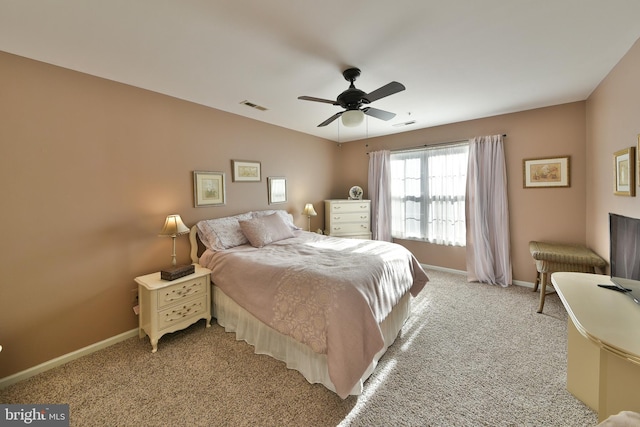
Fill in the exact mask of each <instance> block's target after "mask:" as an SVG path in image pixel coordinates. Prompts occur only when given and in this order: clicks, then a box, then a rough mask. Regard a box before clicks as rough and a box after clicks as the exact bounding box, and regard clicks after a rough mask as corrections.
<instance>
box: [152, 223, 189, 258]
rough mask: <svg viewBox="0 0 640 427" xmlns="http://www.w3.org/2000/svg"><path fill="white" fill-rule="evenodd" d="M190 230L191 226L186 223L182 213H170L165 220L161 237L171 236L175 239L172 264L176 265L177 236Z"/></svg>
mask: <svg viewBox="0 0 640 427" xmlns="http://www.w3.org/2000/svg"><path fill="white" fill-rule="evenodd" d="M188 232H189V227H187V226H186V225H184V222H182V218H180V215H169V216H167V219H166V220H165V221H164V227H162V230H161V231H160V234H159V235H160V236H161V237H171V239H172V240H173V250H172V252H171V265H174V266H175V265H176V237H178V236H180V235H181V234H186V233H188Z"/></svg>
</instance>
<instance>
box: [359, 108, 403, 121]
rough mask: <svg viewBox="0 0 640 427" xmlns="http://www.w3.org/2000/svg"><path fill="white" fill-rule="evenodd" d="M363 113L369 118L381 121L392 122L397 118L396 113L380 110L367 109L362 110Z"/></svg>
mask: <svg viewBox="0 0 640 427" xmlns="http://www.w3.org/2000/svg"><path fill="white" fill-rule="evenodd" d="M362 112H363V113H365V114H366V115H367V116H371V117H375V118H376V119H380V120H385V121H386V120H391V119H393V118H394V117H395V116H396V113H390V112H389V111H384V110H379V109H377V108H373V107H366V108H363V109H362Z"/></svg>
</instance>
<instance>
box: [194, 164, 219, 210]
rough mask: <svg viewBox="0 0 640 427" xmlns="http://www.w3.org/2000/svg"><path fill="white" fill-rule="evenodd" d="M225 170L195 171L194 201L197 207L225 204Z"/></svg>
mask: <svg viewBox="0 0 640 427" xmlns="http://www.w3.org/2000/svg"><path fill="white" fill-rule="evenodd" d="M224 181H225V179H224V172H205V171H193V203H194V205H195V207H196V208H202V207H207V206H220V205H224V204H225V200H226V198H227V197H226V193H225V189H224V184H225V182H224Z"/></svg>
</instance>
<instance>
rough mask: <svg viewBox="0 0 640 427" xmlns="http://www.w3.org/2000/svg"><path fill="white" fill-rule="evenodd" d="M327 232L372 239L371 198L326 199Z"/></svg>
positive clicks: (332, 234)
mask: <svg viewBox="0 0 640 427" xmlns="http://www.w3.org/2000/svg"><path fill="white" fill-rule="evenodd" d="M324 218H325V220H324V221H325V233H326V234H328V235H329V236H336V237H349V238H352V239H371V201H370V200H341V199H336V200H325V201H324Z"/></svg>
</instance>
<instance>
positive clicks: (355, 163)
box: [338, 102, 586, 282]
mask: <svg viewBox="0 0 640 427" xmlns="http://www.w3.org/2000/svg"><path fill="white" fill-rule="evenodd" d="M493 134H507V138H506V139H505V156H506V162H507V180H508V193H509V194H508V196H509V215H510V222H511V226H510V229H511V253H512V264H513V278H514V280H521V281H526V282H533V281H534V280H535V274H536V273H535V266H534V264H533V260H532V258H531V255H530V253H529V241H531V240H546V241H556V242H574V243H585V241H586V238H585V224H586V217H585V204H586V197H585V191H586V185H585V155H586V154H585V139H586V137H585V103H584V102H576V103H571V104H564V105H559V106H554V107H548V108H541V109H536V110H530V111H523V112H520V113H515V114H506V115H500V116H494V117H489V118H486V119H479V120H472V121H467V122H461V123H455V124H451V125H446V126H438V127H433V128H428V129H422V130H416V131H414V132H407V133H400V134H396V135H391V136H385V137H380V138H371V139H368V140H364V141H355V142H349V143H346V144H343V146H342V148H341V150H342V151H341V156H340V159H339V161H340V167H339V168H338V171H339V172H340V173H341V175H340V179H339V180H338V182H362V181H363V177H364V181H366V176H367V175H366V174H367V168H368V157H367V155H366V153H367V152H369V151H376V150H381V149H390V150H394V149H399V148H408V147H416V146H420V145H424V144H435V143H440V142H447V141H457V140H461V139H466V138H469V137H472V136H480V135H493ZM557 156H571V187H570V188H535V189H530V188H529V189H524V188H523V183H522V180H523V179H522V161H523V159H530V158H540V157H557ZM365 183H366V182H365ZM364 188H366V187H364ZM365 194H366V191H365ZM398 243H401V244H403V245H405V246H406V247H408V248H409V249H410V250H411V251H412V252H413V253H414V254H415V255H416V257H417V258H418V260H419V261H420V262H423V263H425V264H431V265H438V266H443V267H448V268H453V269H457V270H466V259H465V250H464V248H459V247H451V246H439V245H431V244H428V243H422V242H415V241H398Z"/></svg>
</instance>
